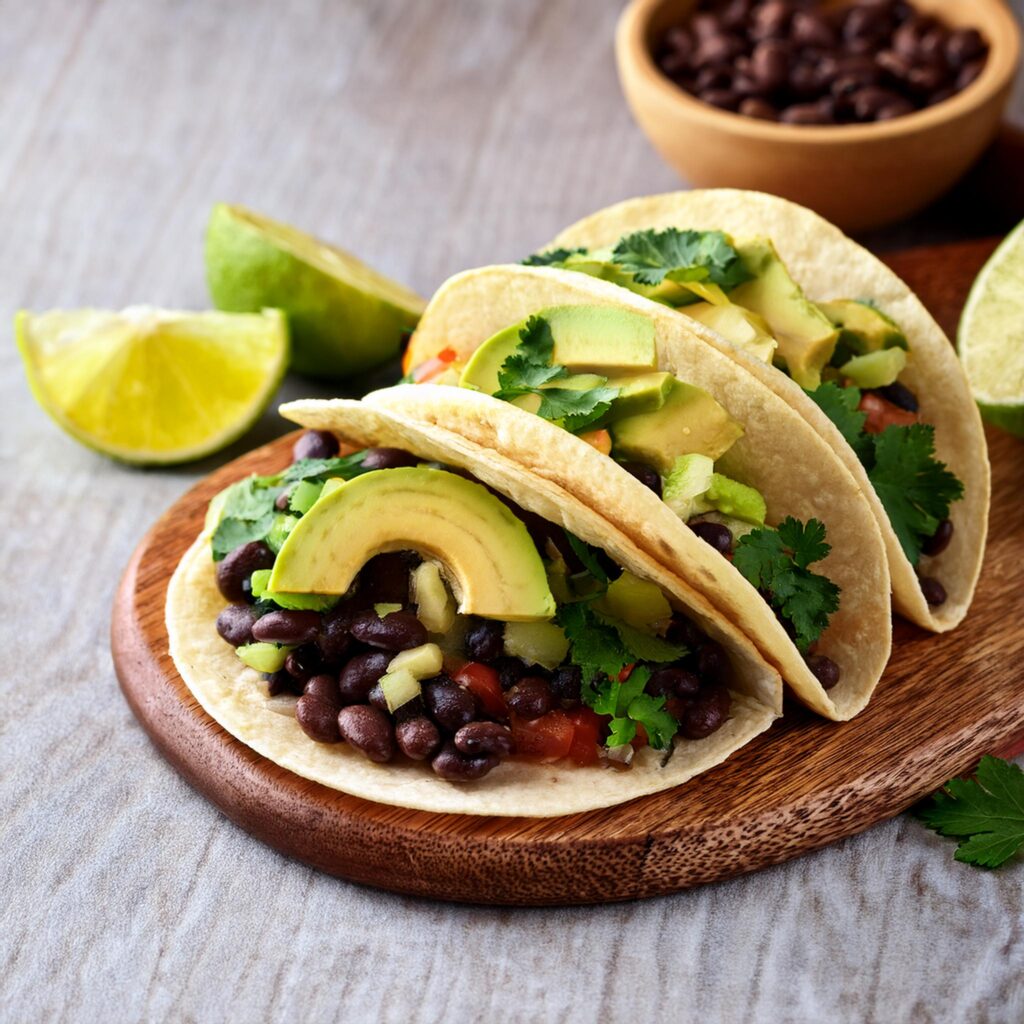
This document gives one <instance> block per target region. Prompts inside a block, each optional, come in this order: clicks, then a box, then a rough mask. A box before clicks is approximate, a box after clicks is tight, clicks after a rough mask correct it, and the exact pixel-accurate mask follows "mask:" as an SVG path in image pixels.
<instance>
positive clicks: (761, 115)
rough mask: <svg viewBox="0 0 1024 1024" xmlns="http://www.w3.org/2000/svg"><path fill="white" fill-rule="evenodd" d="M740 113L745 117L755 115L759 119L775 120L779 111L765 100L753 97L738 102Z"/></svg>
mask: <svg viewBox="0 0 1024 1024" xmlns="http://www.w3.org/2000/svg"><path fill="white" fill-rule="evenodd" d="M740 113H741V114H743V115H745V116H746V117H756V118H757V119H758V120H759V121H777V120H778V119H779V112H778V111H777V110H776V109H775V107H773V106H772V105H771V104H770V103H769V102H768V101H767V100H759V99H755V98H753V97H751V98H748V99H745V100H744V101H743V102H742V103H741V104H740Z"/></svg>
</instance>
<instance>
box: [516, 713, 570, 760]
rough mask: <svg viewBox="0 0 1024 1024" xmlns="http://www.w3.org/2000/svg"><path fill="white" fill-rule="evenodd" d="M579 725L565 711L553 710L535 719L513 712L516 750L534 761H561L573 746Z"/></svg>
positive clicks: (520, 754)
mask: <svg viewBox="0 0 1024 1024" xmlns="http://www.w3.org/2000/svg"><path fill="white" fill-rule="evenodd" d="M575 735H576V727H575V726H574V725H573V723H572V721H571V720H570V718H569V716H568V715H567V714H566V713H565V712H564V711H549V712H548V713H547V714H546V715H542V716H541V717H540V718H535V719H534V720H533V721H532V722H529V721H527V720H526V719H525V718H520V717H519V716H518V715H513V716H512V739H513V740H514V741H515V744H516V753H517V754H518V755H519V756H520V757H526V758H529V759H530V760H533V761H557V760H558V759H559V758H562V757H565V756H566V754H568V753H569V750H570V748H571V747H572V741H573V737H574V736H575Z"/></svg>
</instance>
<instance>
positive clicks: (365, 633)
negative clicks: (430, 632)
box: [352, 611, 427, 651]
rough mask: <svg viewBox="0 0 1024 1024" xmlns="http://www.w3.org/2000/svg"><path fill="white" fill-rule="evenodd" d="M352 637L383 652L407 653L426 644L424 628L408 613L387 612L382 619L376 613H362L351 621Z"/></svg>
mask: <svg viewBox="0 0 1024 1024" xmlns="http://www.w3.org/2000/svg"><path fill="white" fill-rule="evenodd" d="M352 635H353V636H354V637H355V638H356V639H357V640H358V641H359V642H360V643H364V644H369V646H370V647H380V648H383V649H384V650H385V651H407V650H409V649H410V648H412V647H419V646H420V644H425V643H426V642H427V630H426V627H425V626H424V625H423V623H422V622H420V620H419V619H417V618H416V616H415V615H414V614H413V613H412V612H410V611H401V612H388V614H387V615H385V616H384V617H383V618H381V617H380V616H379V615H378V614H377V613H376V612H362V613H361V614H359V615H357V616H356V617H355V618H354V619H353V620H352Z"/></svg>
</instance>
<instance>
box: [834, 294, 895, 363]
mask: <svg viewBox="0 0 1024 1024" xmlns="http://www.w3.org/2000/svg"><path fill="white" fill-rule="evenodd" d="M818 309H820V310H821V311H822V313H824V314H825V316H827V317H828V318H829V320H831V321H832V323H833V324H835V326H836V327H838V328H839V342H840V344H841V345H845V346H846V347H847V348H848V349H849V350H850V351H851V352H853V353H854V354H855V355H864V354H865V353H867V352H878V351H879V350H880V349H887V348H903V349H905V348H909V346H908V345H907V336H906V335H905V334H904V333H903V331H902V330H901V329H900V325H899V324H898V323H896V321H895V320H893V318H892V317H891V316H887V315H886V314H885V313H883V312H882V311H881V310H880V309H876V308H875V307H874V306H872V305H870V304H869V303H867V302H863V301H861V300H859V299H835V300H833V301H832V302H819V303H818Z"/></svg>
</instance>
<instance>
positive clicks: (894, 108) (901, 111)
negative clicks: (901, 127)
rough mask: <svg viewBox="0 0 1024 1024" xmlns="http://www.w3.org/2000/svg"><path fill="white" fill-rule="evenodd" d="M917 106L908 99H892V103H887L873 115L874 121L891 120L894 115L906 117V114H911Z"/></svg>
mask: <svg viewBox="0 0 1024 1024" xmlns="http://www.w3.org/2000/svg"><path fill="white" fill-rule="evenodd" d="M916 109H917V108H916V107H915V106H914V104H913V103H911V102H910V100H904V99H899V100H894V101H893V102H892V103H887V104H886V105H885V106H884V107H882V109H881V110H879V112H878V113H877V114H876V115H875V120H876V121H891V120H892V119H893V118H894V117H906V116H907V114H912V113H913V112H914V111H915V110H916Z"/></svg>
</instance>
